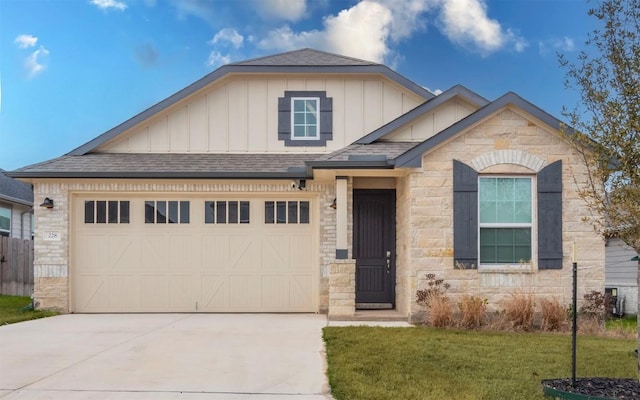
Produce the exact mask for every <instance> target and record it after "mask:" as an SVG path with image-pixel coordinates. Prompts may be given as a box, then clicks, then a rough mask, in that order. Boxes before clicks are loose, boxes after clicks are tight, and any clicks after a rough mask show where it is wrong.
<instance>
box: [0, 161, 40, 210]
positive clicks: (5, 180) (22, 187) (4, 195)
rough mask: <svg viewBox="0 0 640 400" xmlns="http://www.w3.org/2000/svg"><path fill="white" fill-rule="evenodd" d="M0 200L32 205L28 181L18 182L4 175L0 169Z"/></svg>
mask: <svg viewBox="0 0 640 400" xmlns="http://www.w3.org/2000/svg"><path fill="white" fill-rule="evenodd" d="M0 200H6V201H10V202H14V203H21V204H25V205H29V206H30V205H33V190H31V185H29V184H28V183H24V182H20V181H19V180H16V179H13V178H10V177H8V176H7V175H5V170H3V169H0Z"/></svg>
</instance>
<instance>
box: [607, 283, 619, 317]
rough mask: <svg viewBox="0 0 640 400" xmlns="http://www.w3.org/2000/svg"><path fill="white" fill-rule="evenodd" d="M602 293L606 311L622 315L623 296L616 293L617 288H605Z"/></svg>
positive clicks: (617, 315) (616, 315)
mask: <svg viewBox="0 0 640 400" xmlns="http://www.w3.org/2000/svg"><path fill="white" fill-rule="evenodd" d="M604 294H605V299H606V301H607V305H606V307H607V308H608V312H609V313H610V314H611V315H613V316H615V317H622V316H623V315H624V296H619V295H618V288H605V289H604Z"/></svg>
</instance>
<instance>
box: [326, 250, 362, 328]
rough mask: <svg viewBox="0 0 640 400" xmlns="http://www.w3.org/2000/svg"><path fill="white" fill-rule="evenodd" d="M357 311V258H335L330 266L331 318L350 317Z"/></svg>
mask: <svg viewBox="0 0 640 400" xmlns="http://www.w3.org/2000/svg"><path fill="white" fill-rule="evenodd" d="M355 312H356V260H335V261H334V262H333V263H331V264H330V266H329V318H330V319H341V318H349V317H353V316H354V315H355Z"/></svg>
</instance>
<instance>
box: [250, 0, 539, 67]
mask: <svg viewBox="0 0 640 400" xmlns="http://www.w3.org/2000/svg"><path fill="white" fill-rule="evenodd" d="M429 18H431V19H432V20H436V18H437V20H436V21H437V22H436V26H437V27H438V29H439V30H440V31H442V33H443V34H444V35H445V36H447V38H448V39H449V40H450V41H451V42H453V43H455V44H458V45H460V46H462V47H464V48H467V49H469V50H470V51H473V52H476V53H480V54H482V55H488V54H490V53H493V52H496V51H498V50H501V49H504V48H507V47H508V48H511V49H513V50H515V51H517V52H521V51H524V49H525V48H526V47H527V46H528V43H527V41H526V40H525V39H524V38H523V37H521V36H519V35H518V34H517V33H516V32H514V31H513V30H511V29H505V28H503V27H502V26H501V25H500V23H499V22H498V21H497V20H495V19H491V18H489V16H488V14H487V5H486V3H485V0H404V1H398V0H362V1H360V2H358V3H357V4H356V5H354V6H353V7H351V8H348V9H344V10H342V11H340V12H339V13H338V14H336V15H329V16H326V17H325V18H324V20H323V28H322V29H315V30H307V31H294V30H293V29H292V28H291V27H290V26H289V25H283V26H280V27H279V28H277V29H274V30H272V31H270V32H269V33H268V34H267V35H266V36H265V37H264V38H262V39H261V40H258V41H257V46H258V47H259V48H262V49H265V50H278V51H288V50H293V49H297V48H301V47H314V48H318V49H322V50H326V51H330V52H335V53H338V54H344V55H348V56H352V57H357V58H362V59H365V60H370V61H375V62H386V63H387V64H389V63H395V62H397V61H398V60H401V57H399V56H398V54H397V53H396V52H394V51H393V50H392V49H391V46H392V43H393V42H395V43H397V42H400V41H402V40H404V39H407V38H410V37H412V36H413V35H415V33H416V32H418V31H422V30H425V29H427V28H428V26H427V22H428V21H429ZM247 40H249V41H251V38H248V39H247ZM391 66H392V67H394V66H393V65H391Z"/></svg>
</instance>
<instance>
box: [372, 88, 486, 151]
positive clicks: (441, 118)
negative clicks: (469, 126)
mask: <svg viewBox="0 0 640 400" xmlns="http://www.w3.org/2000/svg"><path fill="white" fill-rule="evenodd" d="M477 109H478V107H477V106H474V105H472V104H470V103H468V102H466V101H463V100H460V99H458V98H453V99H451V100H449V101H446V102H444V103H443V104H441V105H440V106H439V107H437V108H435V109H434V110H432V111H430V112H428V113H426V114H425V115H423V116H421V117H420V118H416V119H415V120H414V121H412V122H411V123H410V124H407V125H406V126H404V127H402V128H400V129H398V130H397V131H395V132H394V133H393V134H391V135H388V136H387V137H385V138H384V140H386V141H396V142H422V141H424V140H427V139H429V138H430V137H431V136H433V135H435V134H436V133H438V132H440V131H442V130H443V129H445V128H448V127H449V126H451V125H453V124H454V123H455V122H458V121H460V120H461V119H463V118H465V117H467V116H469V115H470V114H472V113H473V112H475V111H476V110H477Z"/></svg>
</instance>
